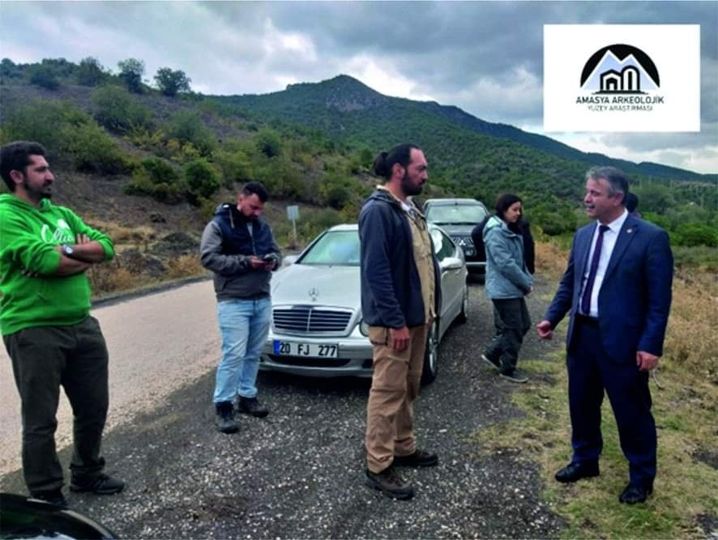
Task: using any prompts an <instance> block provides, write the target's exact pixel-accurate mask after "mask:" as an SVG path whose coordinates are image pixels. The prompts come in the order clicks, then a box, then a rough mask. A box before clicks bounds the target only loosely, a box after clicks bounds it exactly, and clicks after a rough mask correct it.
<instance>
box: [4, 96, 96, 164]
mask: <svg viewBox="0 0 718 540" xmlns="http://www.w3.org/2000/svg"><path fill="white" fill-rule="evenodd" d="M82 114H83V113H82V112H81V111H79V110H78V109H75V108H73V107H71V106H69V105H67V104H61V103H57V102H54V101H40V100H38V101H34V102H31V103H28V104H27V105H24V106H21V107H19V108H18V109H16V110H14V111H12V112H10V113H9V114H8V116H7V118H6V121H5V123H4V124H3V130H4V132H5V136H6V137H7V139H8V140H10V141H37V142H39V143H40V144H42V145H44V146H45V148H47V150H48V151H49V152H50V153H51V154H57V153H59V152H60V150H61V147H62V142H63V141H62V133H61V129H62V127H63V126H64V125H65V124H66V123H67V122H68V121H69V120H70V119H71V118H72V117H76V116H78V115H80V116H81V115H82Z"/></svg>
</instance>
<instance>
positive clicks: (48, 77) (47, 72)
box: [29, 64, 60, 90]
mask: <svg viewBox="0 0 718 540" xmlns="http://www.w3.org/2000/svg"><path fill="white" fill-rule="evenodd" d="M29 73H30V84H34V85H35V86H39V87H41V88H46V89H47V90H57V89H58V88H59V87H60V81H59V80H58V78H57V75H56V73H55V70H54V69H53V68H52V67H50V66H48V65H43V64H34V65H32V66H30V69H29Z"/></svg>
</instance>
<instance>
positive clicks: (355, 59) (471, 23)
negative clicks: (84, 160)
mask: <svg viewBox="0 0 718 540" xmlns="http://www.w3.org/2000/svg"><path fill="white" fill-rule="evenodd" d="M607 23H612V24H629V23H630V24H659V23H660V24H700V25H701V132H700V133H641V134H631V133H591V134H579V133H563V134H556V133H552V134H550V136H551V137H553V138H555V139H559V140H561V141H563V142H566V143H568V144H570V145H572V146H574V147H576V148H579V149H581V150H584V151H598V152H602V153H605V154H608V155H610V156H612V157H618V158H625V159H630V160H632V161H654V162H658V163H663V164H666V165H674V166H678V167H682V168H686V169H690V170H694V171H697V172H712V173H715V172H718V1H716V0H711V1H706V2H644V1H640V2H508V1H507V2H437V3H434V2H416V3H415V2H338V1H336V2H302V1H296V2H52V3H45V2H12V1H8V0H3V1H2V3H1V4H0V56H2V57H7V58H10V59H11V60H13V61H14V62H16V63H25V62H37V61H39V60H41V59H42V58H59V57H64V58H66V59H68V60H70V61H73V62H79V61H80V60H81V59H82V58H84V57H87V56H93V57H95V58H97V59H98V60H99V61H100V63H102V64H103V65H104V66H106V67H107V68H109V69H111V70H113V71H115V72H116V71H117V62H118V61H120V60H123V59H126V58H128V57H135V58H139V59H141V60H143V61H144V63H145V66H146V73H145V77H146V78H147V79H148V80H151V78H152V76H153V75H154V73H155V72H156V70H157V69H158V68H159V67H164V66H167V67H171V68H173V69H181V70H183V71H185V73H187V75H188V76H189V77H190V78H191V79H192V88H193V89H194V90H196V91H199V92H203V93H207V94H256V93H266V92H274V91H278V90H283V89H284V88H285V87H286V85H287V84H289V83H295V82H318V81H321V80H325V79H329V78H332V77H334V76H336V75H338V74H340V73H343V74H348V75H351V76H353V77H356V78H357V79H359V80H361V81H362V82H364V83H365V84H367V85H369V86H371V87H372V88H374V89H375V90H377V91H379V92H381V93H383V94H387V95H391V96H400V97H407V98H410V99H417V100H434V101H438V102H439V103H441V104H444V105H457V106H459V107H461V108H462V109H464V110H465V111H467V112H469V113H471V114H473V115H475V116H477V117H479V118H482V119H484V120H488V121H492V122H503V123H508V124H512V125H515V126H517V127H520V128H522V129H525V130H527V131H532V132H536V133H542V121H543V97H542V84H543V80H542V77H543V25H544V24H607Z"/></svg>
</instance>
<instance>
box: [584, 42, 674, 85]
mask: <svg viewBox="0 0 718 540" xmlns="http://www.w3.org/2000/svg"><path fill="white" fill-rule="evenodd" d="M660 84H661V83H660V76H659V75H658V69H657V68H656V65H655V64H654V63H653V60H651V57H650V56H648V55H647V54H646V53H644V52H643V51H642V50H641V49H639V48H637V47H633V46H632V45H625V44H614V45H609V46H608V47H603V48H602V49H600V50H598V51H596V52H595V53H594V54H593V55H592V56H591V58H589V59H588V62H586V65H585V66H584V67H583V72H582V73H581V88H582V89H583V90H588V91H590V92H592V93H594V94H614V95H615V94H646V93H648V92H655V91H656V90H658V88H659V87H660Z"/></svg>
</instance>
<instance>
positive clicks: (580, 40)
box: [543, 24, 700, 132]
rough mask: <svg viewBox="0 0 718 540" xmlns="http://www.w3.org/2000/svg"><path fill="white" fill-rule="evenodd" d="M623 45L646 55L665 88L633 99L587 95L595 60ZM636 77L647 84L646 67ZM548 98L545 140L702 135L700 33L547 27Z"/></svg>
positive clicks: (666, 28)
mask: <svg viewBox="0 0 718 540" xmlns="http://www.w3.org/2000/svg"><path fill="white" fill-rule="evenodd" d="M616 44H623V45H628V46H630V47H633V48H636V49H639V50H640V51H642V52H643V53H645V54H646V55H647V56H648V57H649V58H650V60H652V61H653V64H654V65H655V67H656V69H657V71H658V74H659V80H660V84H659V85H658V87H656V86H655V85H652V84H648V85H646V86H645V88H643V87H642V90H643V92H642V93H641V94H633V95H630V94H602V93H596V90H597V88H596V85H595V84H593V85H587V86H591V88H590V89H589V88H582V86H581V74H582V72H583V70H584V67H585V66H586V64H587V62H588V61H589V59H590V58H591V57H592V56H593V55H594V54H595V53H596V52H598V51H600V50H601V49H603V48H605V47H608V46H611V45H616ZM627 60H630V59H627ZM629 63H633V64H635V62H632V61H631V62H629ZM605 64H606V65H610V64H611V61H610V60H607V62H606V63H605ZM613 65H614V66H615V65H616V63H615V62H613ZM597 69H598V68H597ZM637 71H639V72H640V73H641V76H642V77H643V74H644V70H643V69H642V66H640V65H639V66H638V69H637ZM608 77H614V78H617V76H616V75H614V74H609V75H608ZM543 92H544V94H543V95H544V131H546V132H555V131H573V132H584V131H601V132H619V131H623V132H671V131H673V132H685V131H700V25H697V24H690V25H688V24H547V25H544V89H543ZM614 98H615V99H614Z"/></svg>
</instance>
